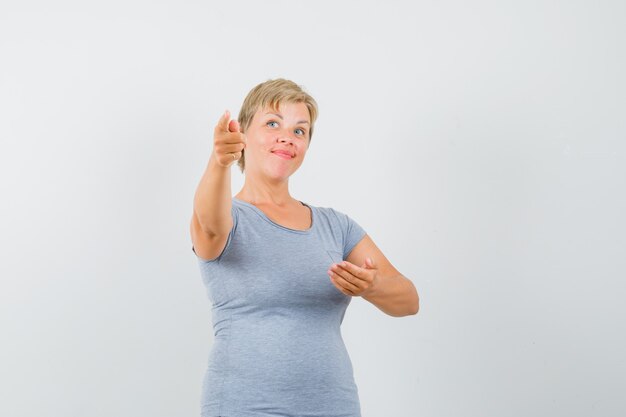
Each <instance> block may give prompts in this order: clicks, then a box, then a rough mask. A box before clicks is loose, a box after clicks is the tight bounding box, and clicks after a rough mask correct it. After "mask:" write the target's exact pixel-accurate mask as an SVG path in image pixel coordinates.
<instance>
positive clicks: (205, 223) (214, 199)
mask: <svg viewBox="0 0 626 417" xmlns="http://www.w3.org/2000/svg"><path fill="white" fill-rule="evenodd" d="M231 198H232V197H231V187H230V168H225V167H221V166H219V165H218V164H217V163H216V162H215V160H214V159H213V156H211V158H210V159H209V162H208V164H207V167H206V170H205V171H204V174H203V175H202V179H201V180H200V183H199V184H198V188H197V190H196V194H195V196H194V213H195V214H196V216H197V218H198V222H199V223H200V225H201V226H202V229H203V230H204V231H205V232H207V233H211V234H220V233H222V234H223V233H228V224H229V218H230V217H231V213H230V212H231V207H232V200H231Z"/></svg>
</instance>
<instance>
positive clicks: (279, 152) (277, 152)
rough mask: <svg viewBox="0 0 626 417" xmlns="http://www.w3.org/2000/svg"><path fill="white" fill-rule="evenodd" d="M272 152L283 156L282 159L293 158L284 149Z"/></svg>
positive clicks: (280, 156)
mask: <svg viewBox="0 0 626 417" xmlns="http://www.w3.org/2000/svg"><path fill="white" fill-rule="evenodd" d="M272 153H273V154H274V155H276V156H277V157H279V158H283V159H291V158H293V157H292V156H291V154H290V153H288V152H284V151H274V152H272Z"/></svg>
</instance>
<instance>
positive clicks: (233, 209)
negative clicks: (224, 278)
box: [191, 204, 239, 262]
mask: <svg viewBox="0 0 626 417" xmlns="http://www.w3.org/2000/svg"><path fill="white" fill-rule="evenodd" d="M230 214H231V215H232V216H233V227H232V228H231V229H230V232H229V233H228V239H227V240H226V245H224V249H223V250H222V252H221V253H220V254H219V255H218V256H217V257H215V258H213V259H204V258H201V257H200V256H199V255H198V254H197V253H196V250H195V248H194V247H193V244H192V245H191V250H192V252H193V253H194V255H196V258H198V261H199V262H215V261H217V260H219V259H220V258H221V257H222V255H223V254H224V252H226V250H227V249H228V247H229V246H230V242H231V241H232V240H233V235H234V234H235V230H237V222H238V220H239V216H238V213H237V207H236V206H235V204H233V205H232V207H231V209H230Z"/></svg>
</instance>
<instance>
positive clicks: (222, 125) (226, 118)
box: [216, 110, 230, 132]
mask: <svg viewBox="0 0 626 417" xmlns="http://www.w3.org/2000/svg"><path fill="white" fill-rule="evenodd" d="M229 122H230V112H229V111H228V110H226V111H225V112H224V114H222V117H220V120H219V121H218V122H217V126H216V127H217V128H218V129H219V130H221V131H222V132H228V123H229Z"/></svg>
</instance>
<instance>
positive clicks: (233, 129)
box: [228, 119, 239, 132]
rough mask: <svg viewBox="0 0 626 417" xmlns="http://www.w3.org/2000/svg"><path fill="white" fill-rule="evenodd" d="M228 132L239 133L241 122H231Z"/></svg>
mask: <svg viewBox="0 0 626 417" xmlns="http://www.w3.org/2000/svg"><path fill="white" fill-rule="evenodd" d="M228 131H229V132H239V122H238V121H237V120H235V119H233V120H231V121H230V123H228Z"/></svg>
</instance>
